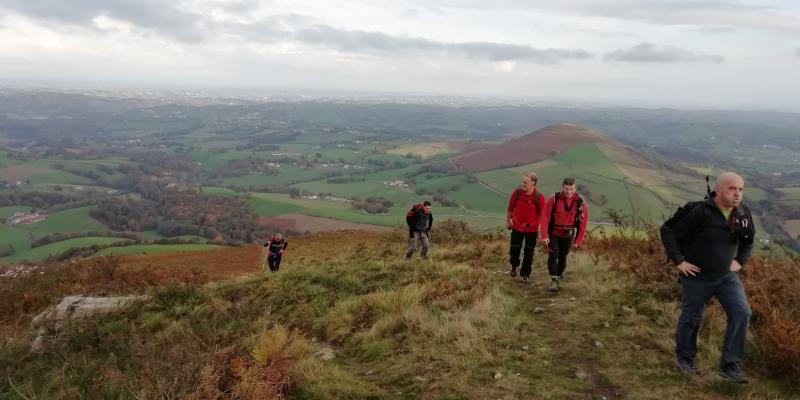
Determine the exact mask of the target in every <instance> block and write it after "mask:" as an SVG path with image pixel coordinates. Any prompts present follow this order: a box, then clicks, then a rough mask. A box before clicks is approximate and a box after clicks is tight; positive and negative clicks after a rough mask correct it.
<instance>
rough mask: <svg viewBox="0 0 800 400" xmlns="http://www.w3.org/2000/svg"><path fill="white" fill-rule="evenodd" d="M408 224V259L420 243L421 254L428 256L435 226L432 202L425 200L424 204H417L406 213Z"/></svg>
mask: <svg viewBox="0 0 800 400" xmlns="http://www.w3.org/2000/svg"><path fill="white" fill-rule="evenodd" d="M406 224H408V250H406V259H410V258H411V255H413V254H414V250H416V249H417V243H419V245H420V247H421V249H420V251H419V256H420V257H422V258H428V246H429V243H430V232H431V228H432V227H433V213H431V202H430V201H427V200H426V201H425V202H424V203H422V204H415V205H414V206H413V207H411V210H410V211H409V212H408V214H406Z"/></svg>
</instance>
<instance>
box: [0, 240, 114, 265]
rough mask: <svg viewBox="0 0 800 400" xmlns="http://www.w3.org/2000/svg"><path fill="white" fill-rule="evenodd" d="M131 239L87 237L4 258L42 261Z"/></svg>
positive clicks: (6, 259) (8, 259)
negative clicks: (74, 251) (69, 251)
mask: <svg viewBox="0 0 800 400" xmlns="http://www.w3.org/2000/svg"><path fill="white" fill-rule="evenodd" d="M129 241H130V239H122V238H109V237H85V238H75V239H68V240H64V241H61V242H56V243H50V244H48V245H44V246H40V247H36V248H33V249H29V250H27V251H22V252H16V253H14V254H13V255H11V256H8V257H4V258H2V260H3V261H10V262H13V261H22V260H27V261H41V260H43V259H45V258H47V257H49V256H54V255H58V254H61V253H63V252H65V251H67V250H69V249H73V248H81V247H89V246H92V245H106V244H113V243H123V242H129Z"/></svg>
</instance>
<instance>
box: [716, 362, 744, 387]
mask: <svg viewBox="0 0 800 400" xmlns="http://www.w3.org/2000/svg"><path fill="white" fill-rule="evenodd" d="M719 376H721V377H722V378H723V379H725V380H727V381H728V382H733V383H747V377H746V376H744V373H743V372H742V370H741V369H739V365H738V364H736V363H731V364H728V365H725V366H723V367H720V369H719Z"/></svg>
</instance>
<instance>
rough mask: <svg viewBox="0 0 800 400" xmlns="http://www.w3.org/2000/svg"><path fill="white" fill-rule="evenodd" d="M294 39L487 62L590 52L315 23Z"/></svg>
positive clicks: (545, 60) (553, 59) (551, 60)
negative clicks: (410, 35)
mask: <svg viewBox="0 0 800 400" xmlns="http://www.w3.org/2000/svg"><path fill="white" fill-rule="evenodd" d="M294 37H295V39H296V40H298V41H301V42H304V43H308V44H315V45H322V46H326V47H330V48H334V49H337V50H340V51H345V52H353V53H367V54H370V53H393V52H395V53H396V52H404V51H405V52H430V53H447V54H457V55H461V56H465V57H467V58H473V59H484V60H490V61H527V62H533V63H540V64H555V63H558V62H560V61H564V60H569V59H588V58H592V57H593V55H592V54H591V53H589V52H587V51H585V50H582V49H537V48H534V47H531V46H527V45H518V44H505V43H489V42H462V43H446V42H437V41H433V40H428V39H421V38H405V37H395V36H390V35H387V34H384V33H380V32H365V31H345V30H340V29H336V28H333V27H330V26H324V25H316V26H313V27H310V28H305V29H301V30H298V31H297V32H295V35H294Z"/></svg>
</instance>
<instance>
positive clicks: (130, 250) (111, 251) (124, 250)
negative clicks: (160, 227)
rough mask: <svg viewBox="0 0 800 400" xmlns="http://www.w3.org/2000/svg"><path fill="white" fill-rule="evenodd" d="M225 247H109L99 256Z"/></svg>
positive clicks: (199, 245) (198, 245)
mask: <svg viewBox="0 0 800 400" xmlns="http://www.w3.org/2000/svg"><path fill="white" fill-rule="evenodd" d="M221 247H225V246H217V245H213V244H143V245H134V246H125V247H109V248H107V249H103V250H100V251H98V252H97V255H99V256H109V255H125V254H159V253H176V252H180V251H201V250H211V249H218V248H221Z"/></svg>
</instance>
